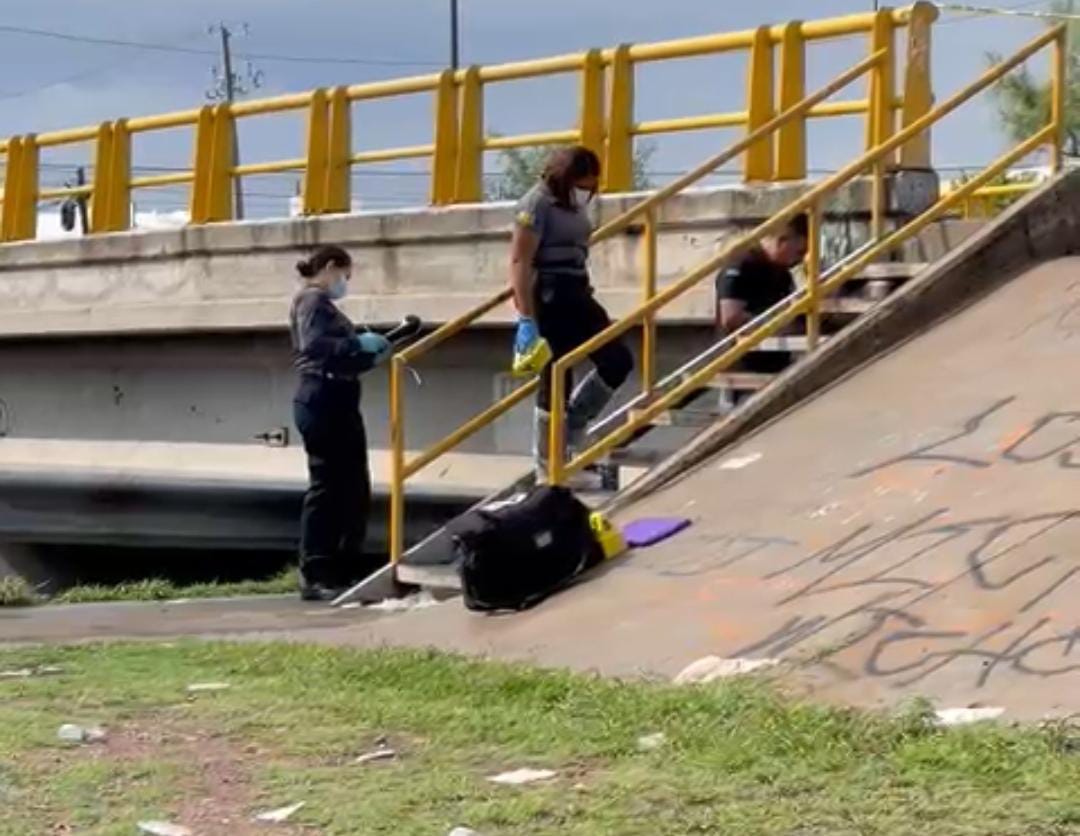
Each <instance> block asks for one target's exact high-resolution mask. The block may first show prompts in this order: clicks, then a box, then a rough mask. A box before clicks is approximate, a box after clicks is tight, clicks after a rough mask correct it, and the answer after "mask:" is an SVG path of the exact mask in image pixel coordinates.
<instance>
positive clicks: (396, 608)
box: [365, 589, 439, 612]
mask: <svg viewBox="0 0 1080 836" xmlns="http://www.w3.org/2000/svg"><path fill="white" fill-rule="evenodd" d="M438 603H439V601H437V600H436V599H435V596H434V595H432V594H431V593H430V592H429V591H428V590H426V589H422V590H420V591H419V592H415V593H413V594H412V595H406V596H405V597H404V598H386V599H385V600H383V601H379V602H378V603H377V604H368V605H367V607H366V608H365V609H369V610H377V611H379V612H405V611H406V610H422V609H425V608H426V607H434V606H436V605H437V604H438Z"/></svg>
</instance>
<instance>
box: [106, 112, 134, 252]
mask: <svg viewBox="0 0 1080 836" xmlns="http://www.w3.org/2000/svg"><path fill="white" fill-rule="evenodd" d="M109 151H110V153H109V170H108V174H107V176H108V179H109V188H108V198H107V203H108V209H107V210H106V214H107V221H106V225H107V227H108V231H109V232H122V231H123V230H126V229H129V228H130V227H131V133H130V131H128V127H127V120H126V119H118V120H117V121H115V122H113V124H112V142H111V144H110V149H109Z"/></svg>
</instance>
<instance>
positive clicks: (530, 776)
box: [488, 769, 558, 786]
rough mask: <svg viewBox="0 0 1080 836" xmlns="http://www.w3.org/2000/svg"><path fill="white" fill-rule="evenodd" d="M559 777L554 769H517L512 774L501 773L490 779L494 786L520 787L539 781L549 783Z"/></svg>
mask: <svg viewBox="0 0 1080 836" xmlns="http://www.w3.org/2000/svg"><path fill="white" fill-rule="evenodd" d="M556 775H558V773H557V772H555V771H554V770H553V769H515V770H513V771H512V772H500V773H499V774H498V775H492V776H491V777H489V778H488V780H489V781H491V782H492V783H493V784H507V785H510V786H520V785H521V784H533V783H535V782H537V781H548V780H550V779H552V778H554V777H555V776H556Z"/></svg>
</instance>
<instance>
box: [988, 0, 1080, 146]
mask: <svg viewBox="0 0 1080 836" xmlns="http://www.w3.org/2000/svg"><path fill="white" fill-rule="evenodd" d="M1049 11H1051V12H1052V13H1054V14H1059V15H1075V14H1077V13H1078V12H1080V3H1077V0H1053V2H1051V3H1050V5H1049ZM1057 22H1058V21H1057V20H1055V19H1053V18H1051V19H1049V20H1048V23H1049V24H1051V25H1053V24H1056V23H1057ZM1066 25H1067V27H1068V35H1067V38H1068V58H1067V70H1066V72H1067V78H1068V87H1067V89H1066V91H1065V153H1066V154H1067V155H1068V156H1070V157H1076V156H1080V25H1078V21H1076V20H1071V19H1070V20H1068V21H1067V23H1066ZM987 57H988V58H989V59H990V61H991V62H993V63H996V62H998V61H1000V60H1001V56H1000V55H998V54H994V53H991V54H989V55H988V56H987ZM994 95H995V98H996V99H997V105H998V113H999V114H1000V115H1001V121H1002V126H1003V128H1004V130H1005V132H1006V134H1007V135H1008V136H1009V138H1010V139H1013V140H1015V141H1020V140H1024V139H1027V138H1028V137H1029V136H1031V135H1032V134H1033V133H1035V132H1036V131H1037V130H1039V129H1040V128H1042V127H1043V126H1044V125H1046V123H1047V122H1048V121H1049V119H1050V81H1049V80H1048V79H1046V80H1043V79H1038V78H1036V77H1035V76H1034V75H1032V73H1031V71H1030V70H1028V68H1027V67H1026V66H1024V67H1021V68H1020V69H1018V70H1017V71H1016V72H1013V73H1010V74H1009V75H1007V76H1005V78H1003V79H1002V80H1001V81H1000V82H998V84H997V86H996V87H995V88H994Z"/></svg>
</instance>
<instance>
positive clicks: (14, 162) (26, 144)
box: [0, 134, 38, 241]
mask: <svg viewBox="0 0 1080 836" xmlns="http://www.w3.org/2000/svg"><path fill="white" fill-rule="evenodd" d="M37 192H38V146H37V140H36V139H35V137H34V135H33V134H27V135H26V136H20V137H13V138H12V139H11V141H10V142H9V143H8V152H7V171H6V173H5V175H4V207H3V216H2V219H0V240H3V241H27V240H29V239H32V238H34V237H36V236H37Z"/></svg>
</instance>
